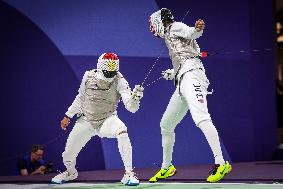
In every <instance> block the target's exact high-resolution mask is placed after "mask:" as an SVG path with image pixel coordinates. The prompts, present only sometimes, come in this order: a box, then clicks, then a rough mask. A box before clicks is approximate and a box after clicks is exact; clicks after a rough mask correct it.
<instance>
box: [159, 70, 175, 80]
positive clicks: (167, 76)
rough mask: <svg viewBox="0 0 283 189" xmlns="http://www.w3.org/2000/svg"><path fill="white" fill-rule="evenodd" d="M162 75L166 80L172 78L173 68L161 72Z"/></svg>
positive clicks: (173, 75)
mask: <svg viewBox="0 0 283 189" xmlns="http://www.w3.org/2000/svg"><path fill="white" fill-rule="evenodd" d="M161 74H162V77H163V78H164V79H166V80H172V79H174V77H175V74H174V69H168V70H165V71H162V72H161Z"/></svg>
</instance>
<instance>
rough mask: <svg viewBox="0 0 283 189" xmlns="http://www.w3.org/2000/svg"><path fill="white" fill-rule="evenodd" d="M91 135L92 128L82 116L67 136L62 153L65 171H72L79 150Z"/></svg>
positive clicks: (92, 133)
mask: <svg viewBox="0 0 283 189" xmlns="http://www.w3.org/2000/svg"><path fill="white" fill-rule="evenodd" d="M93 135H94V129H93V127H92V126H91V124H90V123H88V122H87V121H85V120H83V119H82V118H81V119H79V120H78V121H77V122H76V123H75V125H74V127H73V129H72V131H71V132H70V134H69V136H68V139H67V143H66V146H65V151H64V152H63V153H62V157H63V162H64V165H65V166H66V168H67V171H69V172H72V171H74V170H75V165H76V158H77V156H78V154H79V152H80V151H81V149H82V148H83V147H84V146H85V145H86V143H87V142H88V141H89V140H90V139H91V137H92V136H93Z"/></svg>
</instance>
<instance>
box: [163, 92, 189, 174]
mask: <svg viewBox="0 0 283 189" xmlns="http://www.w3.org/2000/svg"><path fill="white" fill-rule="evenodd" d="M187 111H188V106H187V103H186V102H185V100H184V99H183V98H182V97H181V96H180V95H179V93H178V89H176V91H175V92H174V93H173V95H172V97H171V99H170V101H169V103H168V105H167V108H166V110H165V112H164V114H163V116H162V119H161V121H160V127H161V135H162V148H163V162H162V168H163V169H167V168H168V167H169V166H170V165H171V164H172V153H173V148H174V144H175V128H176V126H177V124H178V123H180V122H181V120H182V119H183V118H184V116H185V115H186V113H187Z"/></svg>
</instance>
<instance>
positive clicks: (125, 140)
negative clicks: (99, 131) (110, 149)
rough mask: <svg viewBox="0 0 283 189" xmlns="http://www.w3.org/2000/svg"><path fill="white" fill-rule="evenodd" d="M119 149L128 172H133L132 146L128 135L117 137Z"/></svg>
mask: <svg viewBox="0 0 283 189" xmlns="http://www.w3.org/2000/svg"><path fill="white" fill-rule="evenodd" d="M117 141H118V148H119V152H120V155H121V158H122V160H123V163H124V167H125V170H126V172H130V171H132V169H133V167H132V145H131V141H130V139H129V136H128V133H122V134H120V135H118V136H117Z"/></svg>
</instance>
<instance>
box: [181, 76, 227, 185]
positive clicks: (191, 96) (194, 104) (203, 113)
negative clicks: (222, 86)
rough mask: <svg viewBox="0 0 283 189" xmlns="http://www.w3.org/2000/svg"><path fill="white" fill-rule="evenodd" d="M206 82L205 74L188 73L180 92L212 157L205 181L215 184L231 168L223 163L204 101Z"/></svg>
mask: <svg viewBox="0 0 283 189" xmlns="http://www.w3.org/2000/svg"><path fill="white" fill-rule="evenodd" d="M206 81H207V79H206V76H205V73H204V72H202V71H201V70H195V71H192V73H191V72H188V73H186V74H185V75H184V76H183V80H182V82H181V92H182V94H183V96H184V97H185V98H186V101H187V103H188V106H189V109H190V112H191V114H192V118H193V120H194V122H195V124H196V125H197V126H198V127H199V128H200V129H201V131H202V132H203V134H204V135H205V138H206V140H207V141H208V144H209V146H210V148H211V150H212V152H213V155H214V159H215V166H214V168H213V170H212V174H211V175H210V176H209V177H208V178H207V181H208V182H217V181H219V180H220V179H222V178H223V177H224V176H225V175H226V174H227V173H229V172H230V171H231V169H232V167H231V165H230V164H229V162H225V161H224V158H223V155H222V150H221V146H220V141H219V136H218V132H217V130H216V128H215V126H214V124H213V123H212V120H211V117H210V114H209V113H208V108H207V100H206V96H207V87H208V82H206Z"/></svg>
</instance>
